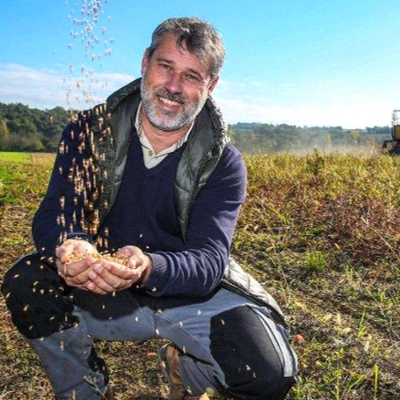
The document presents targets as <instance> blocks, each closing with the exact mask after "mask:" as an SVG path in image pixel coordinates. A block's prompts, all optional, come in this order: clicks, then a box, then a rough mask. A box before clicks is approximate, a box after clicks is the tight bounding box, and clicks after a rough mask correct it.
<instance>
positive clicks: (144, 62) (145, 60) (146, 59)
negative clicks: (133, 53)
mask: <svg viewBox="0 0 400 400" xmlns="http://www.w3.org/2000/svg"><path fill="white" fill-rule="evenodd" d="M148 63H149V49H146V51H145V52H144V54H143V58H142V68H141V70H140V72H141V74H142V75H144V74H145V72H146V69H147V65H148Z"/></svg>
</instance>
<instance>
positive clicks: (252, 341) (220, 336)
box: [210, 306, 294, 400]
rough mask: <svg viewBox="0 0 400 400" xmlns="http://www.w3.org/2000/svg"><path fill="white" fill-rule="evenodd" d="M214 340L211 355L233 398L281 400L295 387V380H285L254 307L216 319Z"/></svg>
mask: <svg viewBox="0 0 400 400" xmlns="http://www.w3.org/2000/svg"><path fill="white" fill-rule="evenodd" d="M210 339H211V347H210V348H211V353H212V355H213V357H214V359H215V360H216V361H217V362H218V364H219V365H220V367H221V369H222V371H223V372H224V374H225V383H226V386H227V388H226V390H227V392H228V394H229V395H230V396H231V397H232V396H233V397H234V398H237V399H254V400H255V399H257V400H261V399H268V400H275V399H276V400H278V399H283V398H284V397H285V395H286V393H287V391H288V390H289V389H290V387H291V386H292V385H293V382H294V378H285V377H284V373H283V365H282V361H281V358H280V356H279V355H278V352H277V349H276V345H275V344H274V341H273V340H271V337H270V333H269V332H267V331H266V328H265V325H264V324H263V323H262V322H261V321H260V318H259V316H258V315H257V314H256V312H255V311H254V310H253V309H252V308H251V307H249V306H243V307H238V308H235V309H232V310H228V311H225V312H223V313H221V314H219V315H217V316H214V317H213V318H212V321H211V334H210ZM285 386H287V387H286V389H285ZM279 393H280V394H279ZM282 393H283V395H282ZM274 396H275V397H274ZM278 396H281V397H278ZM282 396H283V397H282Z"/></svg>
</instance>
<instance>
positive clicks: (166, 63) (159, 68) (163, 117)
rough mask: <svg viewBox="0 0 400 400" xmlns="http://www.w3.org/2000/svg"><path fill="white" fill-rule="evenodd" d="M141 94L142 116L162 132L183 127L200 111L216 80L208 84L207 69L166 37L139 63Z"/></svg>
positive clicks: (168, 36) (170, 38) (209, 78)
mask: <svg viewBox="0 0 400 400" xmlns="http://www.w3.org/2000/svg"><path fill="white" fill-rule="evenodd" d="M142 75H143V79H142V84H141V94H142V101H143V108H144V111H145V115H146V117H147V118H148V120H149V121H150V123H151V124H152V125H153V126H155V127H156V128H158V129H161V130H164V131H176V130H179V129H181V128H183V127H186V126H187V125H189V124H190V123H192V121H193V120H194V119H195V117H196V116H197V114H198V113H199V112H200V110H201V109H202V107H203V105H204V103H205V101H206V100H207V97H208V94H209V93H210V92H211V91H212V90H213V89H214V87H215V85H216V83H217V81H218V79H217V78H216V79H214V80H211V77H210V74H209V71H208V68H207V67H206V66H205V65H204V64H203V63H201V62H200V60H199V59H198V58H196V57H195V56H194V55H193V54H191V53H189V52H188V51H186V49H185V47H183V48H179V47H178V46H177V44H176V38H175V37H174V36H172V35H165V36H164V38H163V40H162V42H161V44H160V46H159V47H158V48H157V49H156V50H155V51H154V53H153V54H152V56H151V58H150V59H148V54H147V52H146V53H145V54H144V56H143V60H142Z"/></svg>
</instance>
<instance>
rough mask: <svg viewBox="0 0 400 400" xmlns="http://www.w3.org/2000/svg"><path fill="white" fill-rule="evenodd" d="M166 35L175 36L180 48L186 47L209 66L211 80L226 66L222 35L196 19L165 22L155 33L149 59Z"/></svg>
mask: <svg viewBox="0 0 400 400" xmlns="http://www.w3.org/2000/svg"><path fill="white" fill-rule="evenodd" d="M166 34H171V35H173V36H175V37H176V43H177V45H178V47H179V48H182V46H185V47H186V49H187V50H188V51H189V52H190V53H192V54H193V55H195V56H196V57H197V58H198V59H199V60H200V62H202V63H203V64H204V65H205V66H207V67H208V68H209V72H210V75H211V79H214V78H216V77H217V76H218V74H219V72H220V70H221V68H222V66H223V64H224V58H225V47H224V44H223V42H222V37H221V35H220V34H219V32H218V31H217V30H216V29H215V28H214V27H213V26H212V25H211V24H209V23H208V22H205V21H202V20H200V19H198V18H196V17H182V18H169V19H167V20H165V21H164V22H162V23H161V24H160V25H158V26H157V28H156V29H155V30H154V32H153V35H152V37H151V44H150V46H149V48H148V49H147V51H148V58H149V59H150V57H151V56H152V55H153V53H154V51H155V50H156V49H157V47H158V46H159V45H160V44H161V41H162V39H163V36H164V35H166Z"/></svg>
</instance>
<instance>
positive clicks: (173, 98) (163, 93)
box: [155, 89, 188, 104]
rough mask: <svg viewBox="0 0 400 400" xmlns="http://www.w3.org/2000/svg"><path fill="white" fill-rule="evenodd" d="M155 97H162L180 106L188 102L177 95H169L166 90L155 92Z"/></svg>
mask: <svg viewBox="0 0 400 400" xmlns="http://www.w3.org/2000/svg"><path fill="white" fill-rule="evenodd" d="M155 95H156V96H159V97H164V98H165V99H167V100H171V101H176V102H178V103H181V104H186V103H187V102H188V100H187V99H186V98H185V97H184V96H182V95H181V94H179V93H171V92H170V91H169V90H167V89H159V90H156V92H155Z"/></svg>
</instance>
